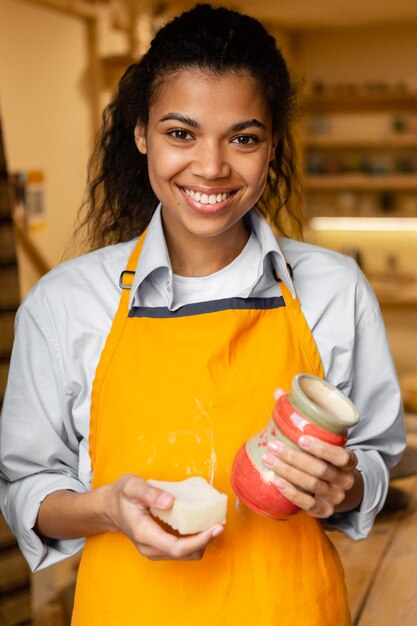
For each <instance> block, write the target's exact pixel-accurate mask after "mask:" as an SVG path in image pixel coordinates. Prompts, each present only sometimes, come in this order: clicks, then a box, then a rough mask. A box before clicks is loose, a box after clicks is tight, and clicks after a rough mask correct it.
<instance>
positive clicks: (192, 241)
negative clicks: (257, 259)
mask: <svg viewBox="0 0 417 626" xmlns="http://www.w3.org/2000/svg"><path fill="white" fill-rule="evenodd" d="M164 233H165V239H166V242H167V246H168V252H169V256H170V259H171V265H172V269H173V272H174V274H177V275H179V276H190V277H198V276H209V275H210V274H214V273H215V272H218V271H219V270H221V269H223V267H226V265H229V263H231V262H232V261H233V260H234V259H235V258H236V257H237V256H239V254H240V253H241V252H242V250H243V248H244V247H245V245H246V243H247V242H248V239H249V232H248V230H247V229H246V227H245V225H244V223H243V221H240V222H239V223H238V224H236V225H235V227H234V228H232V229H228V230H227V231H226V232H224V233H221V234H219V235H217V236H216V237H206V238H202V237H194V236H192V235H191V234H188V233H185V234H183V233H181V234H179V233H172V232H169V231H168V229H167V228H166V227H165V226H164Z"/></svg>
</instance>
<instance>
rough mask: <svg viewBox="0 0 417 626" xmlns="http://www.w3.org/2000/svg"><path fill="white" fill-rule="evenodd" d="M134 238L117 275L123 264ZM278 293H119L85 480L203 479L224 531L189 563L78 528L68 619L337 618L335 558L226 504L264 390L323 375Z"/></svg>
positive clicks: (292, 525) (232, 500)
mask: <svg viewBox="0 0 417 626" xmlns="http://www.w3.org/2000/svg"><path fill="white" fill-rule="evenodd" d="M142 242H143V236H142V238H141V239H140V240H139V242H138V245H137V246H136V249H135V250H134V252H133V254H132V255H131V258H130V259H129V263H128V266H127V270H129V271H130V272H132V271H134V270H135V268H136V263H137V259H138V257H139V254H140V249H141V246H142ZM281 287H282V291H283V294H284V295H283V297H281V298H267V299H261V298H253V299H249V300H244V299H241V298H233V299H230V300H219V301H215V302H210V303H203V304H197V305H189V306H185V307H182V308H181V309H180V310H179V311H178V312H176V313H174V314H172V313H171V312H170V311H168V310H167V309H165V308H157V309H146V308H135V307H133V308H132V309H131V311H130V313H129V310H128V300H129V292H128V291H127V290H124V291H123V292H122V296H121V300H120V305H119V309H118V311H117V314H116V316H115V319H114V321H113V325H112V328H111V331H110V334H109V336H108V338H107V342H106V345H105V347H104V350H103V353H102V355H101V359H100V363H99V365H98V368H97V372H96V377H95V380H94V384H93V392H92V405H91V435H90V454H91V459H92V466H93V488H95V487H99V486H101V485H105V484H108V483H112V482H114V481H115V480H117V479H118V478H119V477H120V476H121V475H122V474H123V473H126V472H132V473H136V474H137V475H139V476H141V477H143V478H145V479H149V478H154V479H158V480H170V481H172V480H183V479H185V478H188V477H190V476H203V477H204V478H206V479H207V480H208V481H209V482H212V483H213V485H214V486H215V487H216V488H217V489H219V490H220V491H222V492H225V493H226V494H228V497H229V502H228V514H227V524H226V527H225V531H224V532H223V533H222V534H221V535H220V536H219V537H217V538H216V539H214V540H213V541H212V542H211V543H210V544H209V546H208V547H207V549H206V551H205V554H204V556H203V558H202V559H201V561H188V562H187V561H179V562H176V561H158V562H154V561H150V560H148V559H146V558H145V557H143V556H141V555H140V554H139V553H138V551H137V550H136V548H135V547H134V545H133V544H132V543H131V542H130V540H129V539H127V538H126V536H125V535H123V534H122V533H111V532H108V533H101V534H98V535H94V536H92V537H89V538H88V539H87V541H86V545H85V548H84V552H83V556H82V560H81V565H80V570H79V575H78V582H77V590H76V597H75V607H74V613H73V620H72V626H139V625H142V624H143V625H144V626H145V625H146V626H149V625H154V624H163V625H164V626H165V625H167V624H173V625H174V626H196V624H198V625H199V626H206V625H207V626H209V625H210V626H241V625H242V624H257V625H259V626H272V625H275V626H348V625H349V624H350V623H351V622H350V616H349V609H348V604H347V597H346V589H345V584H344V576H343V570H342V566H341V563H340V560H339V557H338V555H337V553H336V551H335V549H334V547H333V545H332V544H331V542H330V541H329V539H328V538H327V536H326V534H325V533H324V531H323V529H322V526H321V524H320V522H318V521H317V520H316V519H314V518H312V517H310V516H309V515H307V514H306V513H299V514H297V515H295V516H288V517H286V518H285V519H283V520H280V521H273V520H270V519H266V518H264V517H261V516H260V515H257V514H256V513H253V512H252V511H250V510H248V509H247V508H245V507H244V506H243V505H241V504H239V503H238V502H237V499H236V497H235V495H234V493H233V492H232V490H231V487H230V483H229V476H230V469H231V466H232V461H233V457H234V455H235V453H236V451H237V450H238V449H239V447H240V446H241V444H242V442H244V441H246V440H247V439H248V438H249V437H250V436H251V435H253V434H254V433H255V432H257V431H258V430H260V429H261V428H262V427H263V426H264V425H265V424H266V423H267V421H268V419H269V418H270V415H271V411H272V408H273V396H272V394H273V390H274V389H275V388H276V387H282V388H284V389H289V387H290V382H291V379H292V377H293V376H294V374H296V373H297V372H300V371H303V372H311V373H313V374H317V375H320V376H322V375H323V368H322V364H321V361H320V356H319V354H318V351H317V348H316V345H315V343H314V339H313V337H312V334H311V332H310V330H309V328H308V326H307V323H306V321H305V319H304V316H303V314H302V312H301V308H300V305H299V302H298V301H297V300H293V299H292V297H291V295H290V294H289V292H288V290H287V289H286V288H285V286H284V285H283V284H282V283H281Z"/></svg>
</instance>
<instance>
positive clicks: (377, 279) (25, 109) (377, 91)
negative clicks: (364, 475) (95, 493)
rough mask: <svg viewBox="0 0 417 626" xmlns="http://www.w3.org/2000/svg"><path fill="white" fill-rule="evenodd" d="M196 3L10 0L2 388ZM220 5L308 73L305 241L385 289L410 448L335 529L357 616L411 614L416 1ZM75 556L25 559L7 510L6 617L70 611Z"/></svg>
mask: <svg viewBox="0 0 417 626" xmlns="http://www.w3.org/2000/svg"><path fill="white" fill-rule="evenodd" d="M193 4H194V3H193V2H174V1H172V2H170V1H166V2H152V1H151V0H148V1H145V0H143V1H142V0H101V1H99V0H96V1H94V0H91V1H88V0H0V120H1V131H2V132H1V135H0V393H2V392H3V390H4V385H5V381H6V377H7V369H8V361H9V356H10V349H11V343H12V339H13V318H14V314H15V311H16V308H17V306H18V304H19V302H20V300H21V299H22V298H23V297H24V296H25V294H26V293H27V292H28V290H29V289H30V288H31V287H32V286H33V284H34V283H35V282H36V281H37V280H38V279H39V278H40V277H41V276H42V275H43V274H44V273H45V272H46V271H48V269H50V268H51V267H53V266H54V265H55V264H57V263H58V262H60V260H62V258H63V256H66V258H68V257H69V256H74V255H75V254H77V253H79V252H81V250H80V249H78V250H77V248H75V247H74V246H72V247H71V246H69V242H70V238H71V234H72V231H73V226H74V221H75V219H76V215H77V211H78V209H79V206H80V204H81V200H82V197H83V192H84V188H85V172H86V164H87V160H88V156H89V153H90V150H91V146H92V142H93V139H94V136H95V133H96V132H97V130H98V127H99V124H100V116H101V111H102V109H103V107H104V106H105V105H106V104H107V102H108V101H109V98H110V96H111V93H112V90H113V89H114V87H115V86H116V84H117V81H118V79H119V78H120V76H121V75H122V73H123V71H124V70H125V69H126V67H127V66H128V65H129V64H130V63H131V62H132V61H133V60H135V59H137V58H138V57H139V56H140V55H141V54H142V53H143V52H144V51H145V50H146V49H147V47H148V45H149V42H150V40H151V39H152V37H153V35H154V33H155V32H156V30H157V29H158V28H159V27H160V26H161V24H163V23H164V22H165V21H166V20H167V19H169V18H170V17H172V16H174V15H175V14H177V13H179V12H181V11H182V10H184V9H185V8H187V7H191V6H192V5H193ZM217 4H219V3H217ZM221 4H222V5H224V6H229V7H231V8H235V9H238V10H241V11H244V12H247V13H250V14H251V15H254V16H255V17H257V18H258V19H260V20H261V21H262V22H263V23H264V24H265V25H266V26H267V28H268V29H269V30H270V31H271V32H272V33H273V34H274V35H275V37H276V38H277V41H278V43H279V45H280V47H281V48H282V50H283V52H284V55H285V56H286V58H287V61H288V64H289V66H290V69H291V71H292V73H293V75H294V77H295V79H296V80H297V82H298V83H299V84H300V89H301V94H302V102H303V108H304V116H303V119H302V121H301V122H300V123H299V125H298V129H297V138H298V146H299V152H300V158H301V164H302V169H303V178H304V189H305V198H306V214H307V219H308V223H307V227H306V231H305V239H306V240H308V241H311V242H314V243H317V244H320V245H325V246H327V247H330V248H333V249H335V250H338V251H341V252H343V253H345V254H349V255H351V256H353V257H354V258H355V259H356V260H357V262H358V263H359V264H360V266H361V267H362V269H363V271H364V272H365V274H366V276H367V277H368V279H369V280H370V282H371V283H372V285H373V287H374V289H375V291H376V294H377V296H378V299H379V302H380V305H381V310H382V313H383V316H384V319H385V323H386V326H387V331H388V335H389V338H390V342H391V347H392V351H393V355H394V359H395V362H396V365H397V369H398V373H399V378H400V383H401V386H402V390H403V397H404V403H405V408H406V410H407V429H408V436H409V447H408V449H407V453H406V455H405V457H404V461H403V462H402V464H401V466H400V468H399V469H398V470H396V473H394V474H393V476H392V487H391V489H390V494H389V500H388V503H387V506H386V508H385V509H384V512H383V514H382V515H381V518H380V520H379V521H378V523H377V525H376V527H375V530H374V531H373V533H372V535H371V537H370V538H369V539H368V540H367V541H366V542H359V543H358V544H354V543H353V542H350V541H349V540H346V539H345V538H344V537H340V538H339V537H338V538H334V537H333V535H332V540H334V542H335V543H336V544H337V546H338V548H339V550H340V552H341V554H342V559H343V560H344V564H345V567H346V572H347V582H348V588H349V593H350V598H351V606H352V614H353V618H354V623H355V624H357V625H359V626H376V624H378V626H383V625H386V626H394V625H395V624H400V623H401V625H402V626H407V625H408V624H410V625H411V624H413V625H414V624H415V623H417V594H415V589H416V588H417V558H416V557H417V541H416V539H417V517H416V508H417V506H416V505H417V501H416V494H417V482H416V481H417V477H416V475H417V449H416V448H415V447H414V445H417V419H416V414H417V62H416V61H417V3H416V2H415V0H396V1H395V2H394V0H391V1H389V0H387V1H386V2H377V1H376V0H350V1H349V2H347V1H343V0H317V2H315V3H312V2H309V1H308V0H297V2H294V1H293V0H280V1H279V2H277V1H276V0H257V2H256V3H253V2H250V1H249V0H236V1H234V2H229V1H227V0H226V1H224V2H222V3H221ZM248 43H249V42H248ZM413 444H414V445H413ZM77 563H78V560H77V558H75V559H70V560H69V561H66V562H65V563H63V564H61V565H58V566H56V567H54V568H51V569H49V570H46V571H43V572H39V573H37V574H36V575H34V576H32V575H30V574H29V572H28V570H27V567H26V566H25V563H24V561H23V559H22V557H21V556H20V553H19V551H18V549H17V547H16V544H15V542H14V540H13V537H12V536H11V535H10V533H9V532H8V530H7V528H6V527H5V524H4V522H2V521H1V520H0V624H2V625H4V626H16V625H17V624H20V625H23V624H36V625H37V626H42V625H44V624H47V625H48V626H54V625H55V624H56V625H58V626H63V625H64V624H67V623H69V614H70V610H71V602H72V592H73V581H74V577H75V571H76V568H77ZM393 568H394V569H393ZM395 572H397V574H396V573H395ZM335 626H337V625H335Z"/></svg>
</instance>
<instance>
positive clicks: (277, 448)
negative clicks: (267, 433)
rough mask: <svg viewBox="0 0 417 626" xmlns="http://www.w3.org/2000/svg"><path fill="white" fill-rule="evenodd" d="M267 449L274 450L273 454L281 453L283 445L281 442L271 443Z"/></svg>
mask: <svg viewBox="0 0 417 626" xmlns="http://www.w3.org/2000/svg"><path fill="white" fill-rule="evenodd" d="M267 448H269V450H272V452H281V450H282V443H281V442H280V441H270V442H269V443H268V445H267Z"/></svg>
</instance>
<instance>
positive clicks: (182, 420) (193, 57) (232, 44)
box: [1, 5, 404, 626]
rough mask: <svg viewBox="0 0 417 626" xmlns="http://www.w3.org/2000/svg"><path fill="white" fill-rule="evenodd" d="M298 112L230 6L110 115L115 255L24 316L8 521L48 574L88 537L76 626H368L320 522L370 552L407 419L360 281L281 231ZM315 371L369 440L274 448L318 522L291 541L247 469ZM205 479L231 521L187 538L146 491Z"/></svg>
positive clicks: (283, 76)
mask: <svg viewBox="0 0 417 626" xmlns="http://www.w3.org/2000/svg"><path fill="white" fill-rule="evenodd" d="M294 113H295V98H294V90H293V86H292V84H291V81H290V78H289V75H288V71H287V68H286V65H285V62H284V60H283V58H282V55H281V53H280V52H279V51H278V50H277V48H276V45H275V41H274V39H273V38H272V37H271V36H270V35H268V33H267V32H266V31H265V29H264V28H263V27H262V26H261V25H260V24H259V23H258V22H257V21H256V20H253V19H252V18H249V17H247V16H242V15H240V14H238V13H235V12H233V11H228V10H226V9H213V8H212V7H210V6H209V5H202V6H197V7H196V8H194V9H192V10H191V11H189V12H187V13H184V14H183V15H181V16H180V17H179V18H177V19H175V20H173V22H171V23H170V24H168V25H167V26H165V27H164V28H163V29H162V30H161V31H160V32H159V33H158V34H157V36H156V37H155V39H154V41H153V42H152V45H151V48H150V50H149V51H148V53H147V54H146V55H145V56H144V57H143V58H142V59H141V61H140V62H138V63H137V64H135V65H133V66H131V67H130V68H129V69H128V71H127V72H126V74H125V76H124V77H123V78H122V80H121V83H120V86H119V91H118V93H117V95H116V96H115V98H114V100H113V102H112V103H111V104H110V106H109V107H108V109H107V111H106V115H105V119H104V126H103V130H102V133H101V138H100V142H99V144H98V146H97V149H96V152H95V156H94V158H93V160H92V163H91V170H90V195H89V203H88V211H87V216H86V219H85V223H86V225H87V226H89V228H90V233H91V234H92V241H93V243H94V244H95V245H100V246H103V245H104V247H101V248H100V249H98V250H96V251H95V252H92V253H90V254H88V255H85V256H83V257H81V258H79V259H76V260H74V261H70V262H68V263H65V264H63V265H62V266H60V267H58V268H56V269H55V270H53V271H52V272H51V273H50V274H49V275H47V276H46V277H45V278H44V279H42V281H40V283H39V284H38V285H37V286H36V287H35V289H34V290H33V291H32V292H31V294H30V295H29V296H28V298H27V299H26V301H25V303H24V304H23V305H22V307H21V309H20V312H19V316H18V323H17V335H16V342H15V348H14V354H13V358H12V363H11V370H10V378H9V384H8V389H7V394H6V398H5V405H4V415H3V420H2V465H1V467H2V473H3V487H2V493H3V510H4V512H5V516H6V518H7V519H8V521H9V523H10V525H11V527H12V529H13V530H14V531H15V532H16V534H17V536H18V539H19V543H20V545H21V547H22V550H23V552H24V554H25V555H26V556H27V558H28V561H29V563H30V564H31V566H32V567H33V569H38V568H40V567H45V566H47V565H49V564H51V563H54V562H57V561H58V560H59V559H62V558H64V557H65V556H68V555H70V554H72V553H74V552H75V551H76V550H77V549H79V548H80V546H81V545H82V540H80V539H79V538H80V537H87V541H86V545H85V547H84V551H83V557H82V562H81V566H80V571H79V577H78V583H77V592H76V599H75V608H74V616H73V624H74V625H87V624H88V625H91V624H94V625H106V626H107V625H108V626H110V625H111V626H115V625H118V624H120V625H122V624H123V625H133V624H135V625H136V624H145V623H166V622H169V621H171V622H172V623H174V624H181V625H184V626H186V625H188V624H194V623H196V622H198V623H199V624H202V625H204V624H225V625H226V624H227V626H233V625H236V624H241V623H250V622H251V621H254V620H256V622H257V623H259V624H262V625H265V626H267V625H272V624H280V625H293V624H303V625H305V626H313V625H314V626H319V625H320V626H334V625H335V624H337V625H338V626H343V625H346V624H349V623H350V617H349V610H348V606H347V599H346V591H345V586H344V581H343V572H342V568H341V564H340V560H339V557H338V555H337V554H336V552H335V550H334V548H333V546H332V544H331V543H330V542H329V540H328V538H327V536H326V534H325V533H324V530H323V525H322V520H326V523H327V525H329V526H332V527H334V528H338V529H340V530H342V531H344V532H346V533H347V534H349V535H351V536H352V537H354V538H359V537H363V536H366V534H367V533H368V532H369V529H370V528H371V526H372V522H373V519H374V517H375V515H376V513H377V512H378V511H379V510H380V508H381V507H382V504H383V501H384V497H385V494H386V491H387V484H388V469H387V468H388V467H389V466H390V465H392V464H394V463H395V462H396V460H397V459H398V458H399V455H400V453H401V450H402V449H403V446H404V432H403V427H402V422H401V403H400V395H399V390H398V386H397V382H396V377H395V372H394V368H393V364H392V361H391V357H390V354H389V349H388V347H387V343H386V338H385V333H384V329H383V324H382V321H381V316H380V313H379V309H378V305H377V302H376V300H375V297H374V295H373V293H372V291H371V289H370V287H369V285H368V284H367V282H366V281H365V279H364V278H363V276H362V275H361V273H360V271H359V270H358V268H357V267H356V265H355V264H354V263H353V261H351V260H350V259H347V258H345V257H343V256H341V255H338V254H336V253H333V252H330V251H327V250H324V249H321V248H317V247H314V246H310V245H306V244H302V243H299V242H296V241H292V240H290V239H285V238H280V239H278V240H277V239H276V238H275V236H274V235H273V233H272V231H271V228H270V226H269V225H268V221H269V222H270V223H271V224H273V225H275V226H277V227H278V226H280V225H281V227H282V223H281V218H282V216H283V215H284V211H285V210H286V211H287V214H290V215H292V216H293V217H294V218H296V216H297V209H294V208H293V207H294V206H295V204H294V201H297V199H299V196H298V194H297V190H298V183H297V177H296V170H295V156H294V150H293V145H292V141H291V123H292V121H293V118H294ZM254 207H255V208H254ZM265 218H266V219H265ZM267 220H268V221H267ZM138 237H139V239H138ZM105 244H116V245H105ZM119 277H120V287H119ZM300 371H306V372H311V373H314V374H317V375H320V376H324V377H326V378H327V379H328V380H329V381H330V382H331V383H333V384H335V385H338V386H339V387H340V388H342V389H343V390H344V391H345V392H346V393H348V395H349V396H350V397H351V398H352V400H353V401H354V402H355V403H356V405H357V406H358V408H359V410H360V412H361V422H360V423H359V425H358V426H357V427H356V428H355V429H354V430H353V431H352V432H351V433H350V437H349V441H348V447H347V448H345V449H343V448H337V447H335V446H332V445H330V444H325V443H323V442H319V441H318V440H315V439H314V438H312V437H303V438H301V439H300V442H299V443H300V445H301V447H302V448H303V450H302V451H299V452H295V451H294V450H290V449H289V448H287V447H286V446H279V444H278V442H273V443H272V444H271V446H270V449H269V450H268V451H267V453H266V454H265V456H264V463H265V467H267V468H269V469H272V470H273V471H274V472H275V473H276V475H277V479H276V486H277V489H280V490H281V491H282V492H283V493H284V494H285V495H286V497H288V498H289V499H290V500H291V501H292V502H294V503H295V504H297V505H298V506H300V508H301V509H302V512H300V513H299V514H297V515H295V516H288V517H286V518H283V519H282V520H280V521H273V520H269V519H266V518H263V517H261V516H259V515H257V514H255V513H253V512H251V511H249V510H247V509H245V508H244V507H242V506H241V505H240V504H239V503H238V502H237V500H236V498H235V496H234V495H233V492H232V491H231V488H230V486H229V474H230V468H231V464H232V461H233V457H234V454H235V453H236V451H237V450H238V448H239V447H240V445H241V444H242V442H243V441H245V440H246V439H248V437H249V436H251V435H252V434H253V433H255V432H256V431H258V430H259V429H260V428H261V427H262V426H263V425H264V424H265V423H266V421H267V419H268V418H269V416H270V413H271V410H272V406H273V391H274V389H275V388H276V387H282V388H284V389H288V388H289V386H290V382H291V379H292V377H293V376H294V375H295V374H296V373H298V372H300ZM90 399H91V400H90ZM35 436H36V437H37V440H39V441H40V443H39V445H37V446H36V448H35V449H34V446H33V439H34V437H35ZM193 475H201V476H203V477H205V478H206V479H207V480H209V481H210V482H212V483H213V484H214V486H215V487H216V488H217V489H219V490H220V491H223V492H225V493H227V494H228V495H229V511H228V519H227V524H226V527H225V529H224V530H223V527H222V526H221V525H216V526H214V527H212V528H210V529H208V530H207V531H205V532H202V533H199V534H196V535H193V536H189V537H177V536H175V535H174V534H172V533H170V532H169V531H167V530H166V529H165V528H162V527H161V526H160V525H159V524H158V523H157V522H156V521H155V520H154V519H153V518H152V516H151V515H150V513H149V508H150V507H151V506H153V507H156V508H161V509H167V508H169V507H171V506H172V504H173V497H172V496H170V495H169V494H167V493H164V492H162V491H160V490H158V489H156V488H152V487H150V486H149V485H148V484H147V482H146V480H147V479H149V478H154V479H159V480H182V479H184V478H187V477H189V476H193Z"/></svg>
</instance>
